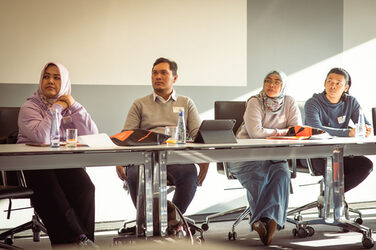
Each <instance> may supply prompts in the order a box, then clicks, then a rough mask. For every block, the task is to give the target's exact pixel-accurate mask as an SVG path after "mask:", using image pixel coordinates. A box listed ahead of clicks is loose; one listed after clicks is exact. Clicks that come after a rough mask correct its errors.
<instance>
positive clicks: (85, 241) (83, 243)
mask: <svg viewBox="0 0 376 250" xmlns="http://www.w3.org/2000/svg"><path fill="white" fill-rule="evenodd" d="M77 245H78V247H79V248H92V249H99V246H98V245H97V244H95V243H94V242H93V241H92V240H90V239H89V238H88V237H86V236H84V237H82V238H81V239H80V240H79V242H78V243H77Z"/></svg>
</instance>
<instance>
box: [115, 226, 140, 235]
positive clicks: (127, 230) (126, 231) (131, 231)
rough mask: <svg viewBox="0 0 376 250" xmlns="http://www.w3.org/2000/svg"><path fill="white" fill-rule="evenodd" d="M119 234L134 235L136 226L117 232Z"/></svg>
mask: <svg viewBox="0 0 376 250" xmlns="http://www.w3.org/2000/svg"><path fill="white" fill-rule="evenodd" d="M119 234H126V235H136V226H133V227H124V228H122V229H120V230H119Z"/></svg>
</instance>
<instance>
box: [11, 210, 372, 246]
mask: <svg viewBox="0 0 376 250" xmlns="http://www.w3.org/2000/svg"><path fill="white" fill-rule="evenodd" d="M350 205H351V204H350ZM362 205H363V208H362V209H361V211H362V213H363V220H364V222H363V225H365V226H367V227H370V228H371V229H372V232H373V235H374V236H373V238H374V239H376V237H375V233H376V208H375V205H376V204H352V207H356V208H361V206H362ZM303 216H304V219H310V218H314V216H315V213H308V214H304V215H303ZM121 224H122V223H119V222H117V223H115V222H114V223H112V225H113V226H112V227H115V228H114V230H110V229H111V223H109V224H108V225H107V226H106V227H107V229H106V230H109V231H102V232H97V233H96V243H97V244H98V245H99V246H100V249H151V248H152V249H194V248H200V249H202V248H204V249H219V250H221V249H234V250H236V249H265V248H274V249H363V246H362V243H361V241H362V235H361V234H359V233H356V232H348V233H342V232H340V230H339V228H338V227H333V226H324V225H315V226H313V227H314V229H315V234H314V235H313V236H311V237H307V238H297V237H293V236H292V233H291V232H292V229H293V228H294V227H293V225H292V224H289V223H288V224H287V225H286V227H285V229H284V230H281V231H279V232H277V233H276V234H275V237H274V239H273V242H272V245H270V246H268V247H265V246H264V245H263V244H262V243H261V241H260V240H259V238H258V235H257V233H255V232H250V231H249V225H248V222H247V221H246V220H244V221H242V222H241V223H240V224H239V226H238V227H237V229H236V231H237V235H238V237H237V240H235V241H229V240H228V236H227V235H228V232H229V231H230V229H231V225H232V222H231V221H226V222H213V223H211V224H210V225H209V226H210V228H209V230H208V231H206V232H205V233H204V238H205V241H204V242H203V243H201V244H197V243H195V244H194V245H191V244H190V242H189V241H188V240H185V239H184V240H183V239H179V240H176V239H171V238H167V239H161V238H152V239H148V240H144V239H137V240H136V241H129V240H127V241H123V242H118V243H117V244H114V242H113V238H114V237H117V236H118V235H117V231H116V229H117V228H118V227H119V225H121ZM99 227H100V226H97V228H99ZM195 236H197V234H196V235H195ZM14 245H16V246H18V247H22V248H24V249H30V250H33V249H51V246H50V244H49V240H48V238H47V237H42V239H41V242H37V243H35V242H32V239H31V238H19V239H15V244H14ZM72 248H74V247H72V246H67V247H64V249H72ZM375 248H376V247H374V249H375Z"/></svg>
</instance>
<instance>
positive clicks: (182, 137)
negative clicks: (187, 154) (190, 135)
mask: <svg viewBox="0 0 376 250" xmlns="http://www.w3.org/2000/svg"><path fill="white" fill-rule="evenodd" d="M177 129H178V138H177V141H178V144H184V143H185V142H186V129H185V122H184V111H183V110H182V111H180V113H179V118H178V128H177Z"/></svg>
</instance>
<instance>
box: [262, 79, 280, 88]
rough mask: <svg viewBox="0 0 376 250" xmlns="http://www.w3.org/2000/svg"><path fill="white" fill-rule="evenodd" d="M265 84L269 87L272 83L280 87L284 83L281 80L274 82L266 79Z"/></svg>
mask: <svg viewBox="0 0 376 250" xmlns="http://www.w3.org/2000/svg"><path fill="white" fill-rule="evenodd" d="M264 83H265V84H268V85H271V84H272V83H274V85H276V86H279V85H281V84H282V81H280V80H274V81H273V80H272V79H265V81H264Z"/></svg>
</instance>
